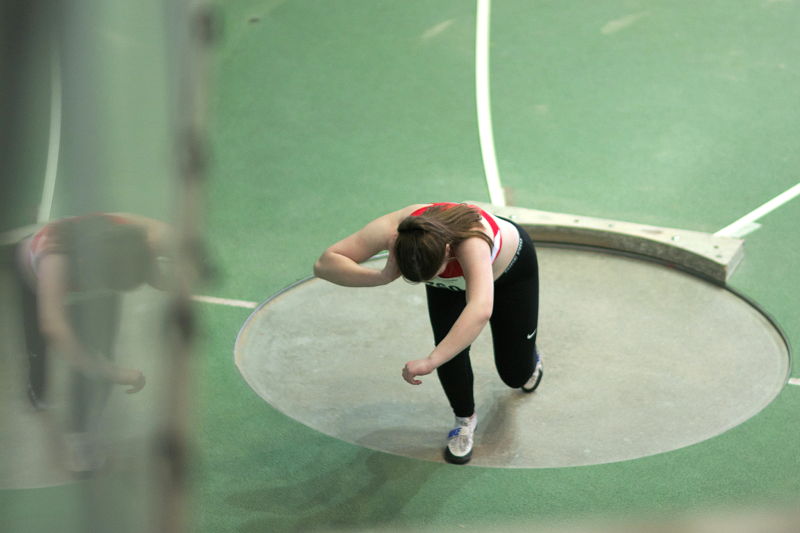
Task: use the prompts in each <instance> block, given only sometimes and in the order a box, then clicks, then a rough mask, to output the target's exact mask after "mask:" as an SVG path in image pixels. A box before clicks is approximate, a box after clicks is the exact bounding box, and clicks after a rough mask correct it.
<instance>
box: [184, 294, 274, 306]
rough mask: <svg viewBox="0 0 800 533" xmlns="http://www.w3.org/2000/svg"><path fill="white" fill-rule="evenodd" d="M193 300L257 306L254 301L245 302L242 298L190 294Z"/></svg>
mask: <svg viewBox="0 0 800 533" xmlns="http://www.w3.org/2000/svg"><path fill="white" fill-rule="evenodd" d="M192 300H194V301H195V302H203V303H207V304H217V305H227V306H228V307H244V308H245V309H255V308H256V307H258V303H256V302H246V301H244V300H230V299H228V298H215V297H213V296H192Z"/></svg>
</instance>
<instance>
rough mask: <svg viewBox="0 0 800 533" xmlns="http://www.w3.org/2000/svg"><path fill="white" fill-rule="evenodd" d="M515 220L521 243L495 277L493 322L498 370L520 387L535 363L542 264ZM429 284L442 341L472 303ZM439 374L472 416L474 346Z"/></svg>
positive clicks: (460, 410) (456, 408)
mask: <svg viewBox="0 0 800 533" xmlns="http://www.w3.org/2000/svg"><path fill="white" fill-rule="evenodd" d="M509 222H510V221H509ZM511 223H512V224H514V223H513V222H511ZM514 226H515V227H516V228H517V230H518V231H519V234H520V245H519V247H518V249H517V254H516V256H515V257H514V260H513V261H512V263H511V265H510V266H509V267H508V268H507V269H506V271H505V272H504V273H503V274H502V275H501V276H500V277H499V278H498V279H497V280H495V282H494V306H493V308H492V318H491V319H490V322H489V323H490V326H491V330H492V343H493V345H494V362H495V366H496V367H497V372H498V374H499V375H500V378H501V379H502V380H503V382H504V383H505V384H506V385H508V386H509V387H512V388H519V387H521V386H522V385H524V384H525V382H526V381H528V379H530V377H531V375H532V374H533V369H534V353H535V351H536V333H537V332H536V328H537V323H538V320H539V265H538V262H537V260H536V249H535V248H534V246H533V241H532V240H531V238H530V236H528V234H527V232H526V231H525V230H523V229H522V228H521V227H519V226H518V225H517V224H514ZM425 288H426V291H427V296H428V315H429V316H430V320H431V326H432V327H433V337H434V341H435V342H436V344H439V343H440V342H441V341H442V340H443V339H444V338H445V336H447V334H448V333H449V332H450V328H451V327H452V326H453V324H454V323H455V321H456V320H457V319H458V317H459V315H461V311H462V310H463V309H464V307H465V306H466V292H464V291H453V290H449V289H443V288H436V287H432V286H430V285H427V286H426V287H425ZM437 374H438V375H439V381H440V382H441V384H442V388H443V389H444V393H445V395H446V396H447V399H448V400H449V402H450V406H451V407H452V408H453V412H454V413H455V415H456V416H463V417H466V416H471V415H472V413H474V412H475V399H474V396H473V391H472V384H473V374H472V365H471V363H470V359H469V346H467V347H466V348H465V349H464V350H463V351H462V352H460V353H459V354H458V355H456V356H455V357H453V358H452V359H451V360H450V361H448V362H447V363H445V364H443V365H442V366H440V367H439V368H438V369H437Z"/></svg>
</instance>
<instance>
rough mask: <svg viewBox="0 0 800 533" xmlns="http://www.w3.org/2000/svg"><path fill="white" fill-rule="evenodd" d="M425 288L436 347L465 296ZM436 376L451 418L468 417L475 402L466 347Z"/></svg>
mask: <svg viewBox="0 0 800 533" xmlns="http://www.w3.org/2000/svg"><path fill="white" fill-rule="evenodd" d="M425 289H426V291H427V295H428V315H429V316H430V320H431V326H432V327H433V338H434V342H435V343H436V344H437V345H438V344H439V343H440V342H441V341H442V339H444V338H445V336H447V334H448V333H449V332H450V328H451V327H452V326H453V324H454V323H455V321H456V320H457V319H458V317H459V315H460V314H461V311H462V310H463V309H464V307H465V306H466V293H464V292H463V291H451V290H448V289H438V288H433V287H425ZM436 373H437V375H438V376H439V381H440V383H441V384H442V388H443V389H444V393H445V395H446V396H447V399H448V401H449V402H450V406H451V407H452V408H453V412H454V413H455V415H456V416H459V417H468V416H471V415H472V414H473V413H474V412H475V399H474V396H473V394H472V384H473V375H472V365H471V364H470V360H469V347H467V348H466V349H465V350H464V351H462V352H461V353H459V354H458V355H456V356H455V357H453V358H452V359H451V360H450V361H448V362H446V363H445V364H443V365H442V366H440V367H439V368H438V369H436Z"/></svg>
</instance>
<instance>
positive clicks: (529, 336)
mask: <svg viewBox="0 0 800 533" xmlns="http://www.w3.org/2000/svg"><path fill="white" fill-rule="evenodd" d="M534 335H536V330H533V333H531V334H530V335H528V336H527V337H528V340H531V339H532V338H533V336H534Z"/></svg>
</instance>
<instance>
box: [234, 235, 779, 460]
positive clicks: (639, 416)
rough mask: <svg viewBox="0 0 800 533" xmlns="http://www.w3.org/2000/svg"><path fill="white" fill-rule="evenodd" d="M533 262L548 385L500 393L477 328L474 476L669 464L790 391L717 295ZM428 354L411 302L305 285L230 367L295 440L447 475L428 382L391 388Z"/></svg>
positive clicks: (670, 280) (550, 252)
mask: <svg viewBox="0 0 800 533" xmlns="http://www.w3.org/2000/svg"><path fill="white" fill-rule="evenodd" d="M539 261H540V271H541V301H540V322H539V346H540V349H541V351H542V353H543V355H544V369H545V374H544V380H543V382H542V385H541V386H540V388H539V390H537V392H535V393H534V394H532V395H527V394H523V393H521V392H520V391H519V390H512V389H509V388H507V387H505V385H503V383H502V382H501V381H500V379H499V377H498V376H497V374H496V372H495V369H494V365H493V359H492V353H491V339H490V335H491V334H490V332H489V331H488V328H487V331H484V333H482V334H481V336H480V337H479V338H478V339H477V341H476V342H475V343H474V344H473V348H472V364H473V368H474V371H475V396H476V402H477V412H478V417H479V422H478V430H477V433H476V444H475V449H474V453H473V459H472V462H471V463H470V464H471V465H477V466H489V467H517V468H549V467H565V466H573V465H589V464H599V463H608V462H615V461H625V460H629V459H634V458H638V457H644V456H649V455H653V454H657V453H662V452H668V451H670V450H675V449H678V448H681V447H684V446H688V445H690V444H694V443H697V442H700V441H703V440H705V439H709V438H712V437H714V436H716V435H719V434H720V433H723V432H725V431H726V430H728V429H730V428H732V427H735V426H736V425H738V424H740V423H742V422H744V421H745V420H747V419H748V418H750V417H752V416H753V415H755V414H757V413H758V412H759V411H761V410H762V409H763V408H764V407H765V406H766V405H767V404H768V403H769V402H770V401H771V400H772V399H774V397H775V396H776V395H777V393H778V392H779V391H780V389H781V388H782V387H783V386H784V385H785V381H786V376H787V371H788V365H789V357H788V352H787V348H786V346H785V344H784V343H783V340H782V338H781V336H780V334H779V333H778V332H777V331H776V330H775V328H774V327H773V325H772V324H771V323H770V322H769V321H768V320H767V319H766V318H765V317H764V316H763V315H762V314H761V313H760V312H759V311H758V310H757V309H755V308H754V307H752V306H751V305H749V304H748V303H746V302H745V301H744V300H742V299H741V298H739V297H738V296H736V295H735V294H733V293H731V292H729V291H728V290H726V289H724V288H721V287H718V286H715V285H712V284H709V283H707V282H704V281H702V280H699V279H697V278H695V277H692V276H690V275H687V274H685V273H683V272H680V271H677V270H673V269H669V268H667V267H663V266H661V265H657V264H654V263H649V262H643V261H639V260H636V259H632V258H627V257H622V256H618V255H610V254H604V253H599V252H594V251H587V250H574V249H558V248H540V249H539ZM379 266H380V263H379V262H375V267H376V268H377V267H379ZM431 348H432V336H431V333H430V327H429V325H428V322H427V311H426V308H425V295H424V288H423V287H422V286H412V285H408V284H406V283H404V282H403V281H401V280H398V281H396V282H394V283H392V284H390V285H388V286H384V287H378V288H369V289H352V288H344V287H338V286H336V285H333V284H331V283H328V282H325V281H322V280H318V279H312V280H308V281H306V282H303V283H300V284H298V285H296V286H294V287H292V288H290V289H288V290H286V291H285V292H283V293H282V294H280V295H278V296H276V297H274V298H272V299H270V300H269V301H267V302H266V303H265V304H264V305H263V306H261V307H260V308H259V309H257V310H256V311H255V312H254V313H253V314H252V315H251V317H250V318H249V319H248V321H247V322H246V323H245V325H244V326H243V328H242V331H241V332H240V335H239V338H238V340H237V343H236V347H235V360H236V364H237V365H238V367H239V369H240V371H241V373H242V375H243V377H244V378H245V379H246V381H247V382H248V383H249V384H250V386H251V387H252V388H253V389H254V390H255V391H256V392H257V393H258V394H259V395H260V396H261V397H262V398H263V399H264V400H265V401H267V402H269V403H270V404H271V405H272V406H273V407H275V408H276V409H278V410H280V411H281V412H283V413H285V414H286V415H288V416H290V417H293V418H295V419H296V420H298V421H299V422H301V423H303V424H306V425H308V426H310V427H312V428H315V429H317V430H319V431H321V432H323V433H325V434H327V435H331V436H333V437H336V438H339V439H342V440H345V441H347V442H351V443H354V444H357V445H360V446H364V447H367V448H372V449H376V450H382V451H385V452H388V453H392V454H398V455H404V456H409V457H414V458H418V459H423V460H428V461H442V459H441V450H442V448H443V446H444V444H445V440H446V435H447V432H448V430H449V429H451V423H452V414H451V412H450V410H449V407H448V405H447V402H446V400H445V398H444V394H443V392H442V391H441V388H440V385H439V384H438V381H437V378H436V377H435V375H431V376H427V377H425V378H423V384H422V385H420V386H416V387H415V386H411V385H408V384H406V383H405V382H404V381H403V380H402V379H401V377H400V373H401V369H402V367H403V365H404V364H405V362H406V361H408V360H411V359H416V358H419V357H423V356H425V355H427V354H428V353H429V351H430V350H431Z"/></svg>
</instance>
